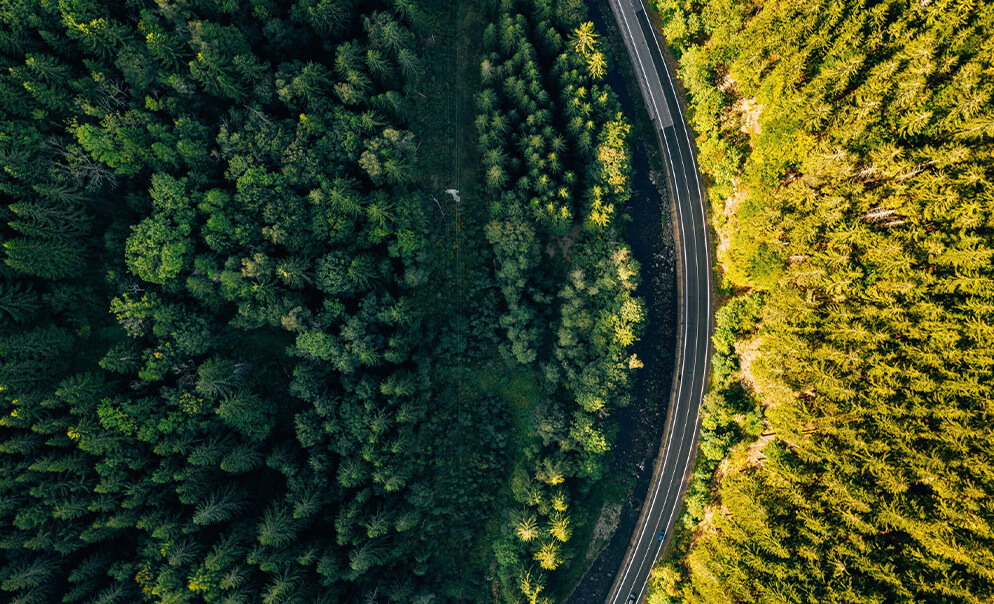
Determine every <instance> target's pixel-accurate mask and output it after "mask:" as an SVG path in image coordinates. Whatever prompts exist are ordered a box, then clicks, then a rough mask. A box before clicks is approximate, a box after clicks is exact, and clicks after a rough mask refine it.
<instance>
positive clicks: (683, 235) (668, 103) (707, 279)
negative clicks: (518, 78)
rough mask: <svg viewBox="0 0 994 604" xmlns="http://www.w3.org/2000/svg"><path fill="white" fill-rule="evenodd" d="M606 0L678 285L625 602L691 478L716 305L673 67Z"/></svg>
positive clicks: (623, 581)
mask: <svg viewBox="0 0 994 604" xmlns="http://www.w3.org/2000/svg"><path fill="white" fill-rule="evenodd" d="M610 3H611V9H612V12H613V13H614V15H615V18H616V19H617V20H618V25H619V26H620V28H621V33H622V35H623V36H624V38H625V45H626V46H627V47H628V52H629V54H630V55H631V59H632V63H633V66H634V68H635V73H636V75H637V76H638V78H639V80H640V81H639V85H640V88H641V89H642V96H643V97H644V98H645V102H646V107H647V109H648V110H649V113H650V115H651V116H652V117H653V124H654V126H655V128H656V135H657V136H658V138H659V142H660V145H661V146H662V149H663V155H664V156H665V157H666V162H667V169H668V172H669V177H670V188H671V191H672V193H673V198H674V200H675V202H676V209H677V216H676V218H677V222H678V227H679V242H680V269H681V270H680V273H681V274H680V280H681V286H682V287H681V289H682V292H681V294H682V296H681V303H680V310H681V319H682V329H681V330H680V341H679V350H680V355H679V359H678V363H679V369H678V374H677V379H676V381H675V383H674V392H673V396H672V397H671V404H670V409H669V410H668V411H667V421H668V423H669V428H668V430H666V431H665V434H664V436H663V441H662V443H661V447H660V448H661V455H660V458H659V459H657V460H656V464H657V467H659V465H660V464H661V470H659V471H657V472H656V474H655V476H656V478H655V481H654V483H653V484H652V485H651V486H650V488H649V492H648V494H647V496H646V501H645V504H644V507H643V510H642V516H641V518H640V522H639V524H638V526H637V527H636V529H635V533H634V535H633V536H632V541H631V545H630V546H629V550H628V555H627V556H626V557H625V562H624V565H623V566H622V568H620V569H619V570H618V575H617V577H616V579H615V582H614V586H613V587H612V589H611V592H610V594H609V595H608V598H607V602H608V603H611V604H626V603H627V602H629V601H632V602H634V601H639V602H641V601H642V600H644V598H645V596H646V581H647V580H648V577H649V571H650V569H651V568H652V566H653V563H654V562H655V560H656V558H657V557H658V556H659V555H660V554H661V553H662V552H663V549H664V548H665V546H666V544H667V543H668V542H669V540H670V537H671V534H672V531H673V526H674V524H675V522H676V518H677V513H678V511H679V510H680V505H681V503H682V502H683V496H684V493H685V491H686V487H687V484H688V482H689V478H690V477H689V475H688V472H689V471H690V466H691V460H692V459H693V458H694V455H695V454H696V451H697V436H698V430H699V427H700V407H701V400H702V398H703V396H704V390H705V386H706V384H707V379H708V369H709V363H710V357H711V354H710V347H711V330H712V317H713V312H712V307H711V291H712V285H711V269H710V267H711V259H710V251H709V248H708V231H707V220H706V218H705V213H704V188H703V185H702V180H701V176H700V172H699V170H698V168H697V159H696V157H695V155H694V146H693V140H692V139H691V136H690V130H689V128H687V122H686V118H685V117H684V115H683V113H682V112H681V110H680V103H679V100H678V98H677V90H676V86H675V85H674V83H673V74H672V73H670V69H669V66H668V65H667V64H666V62H665V61H664V60H663V52H662V47H661V46H660V43H659V40H658V38H657V37H656V34H655V32H654V31H653V29H652V26H651V24H650V22H649V19H648V17H647V15H646V11H645V6H644V5H643V0H610ZM661 533H662V535H661ZM633 597H634V598H635V599H634V600H633V599H632V598H633Z"/></svg>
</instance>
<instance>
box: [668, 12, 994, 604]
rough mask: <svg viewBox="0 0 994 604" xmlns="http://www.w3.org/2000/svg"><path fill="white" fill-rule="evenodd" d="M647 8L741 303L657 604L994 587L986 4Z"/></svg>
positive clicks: (991, 85) (910, 596)
mask: <svg viewBox="0 0 994 604" xmlns="http://www.w3.org/2000/svg"><path fill="white" fill-rule="evenodd" d="M658 8H659V10H660V13H661V16H662V18H663V22H664V24H665V27H664V31H665V34H666V38H667V40H668V42H669V43H670V45H671V46H672V47H673V48H674V50H675V51H676V52H677V53H678V55H679V63H680V73H681V75H682V77H683V80H684V83H685V84H686V87H687V92H688V96H689V106H690V111H691V115H692V123H693V126H694V127H695V128H696V130H697V133H698V135H699V139H698V142H699V148H700V158H701V163H702V165H703V167H704V169H705V171H706V172H707V174H708V176H709V177H710V179H711V180H712V183H713V184H712V186H711V188H710V201H711V210H712V214H713V218H714V222H715V228H716V231H717V233H718V242H717V248H718V254H719V258H720V261H721V268H722V270H723V274H724V279H725V283H724V286H723V290H724V294H725V295H726V296H730V297H731V299H730V301H729V302H728V304H727V305H726V306H725V307H724V308H723V309H722V310H721V311H720V312H719V315H718V329H717V333H716V335H715V345H716V351H717V352H716V356H715V368H714V384H713V388H712V392H711V393H710V394H709V395H708V397H707V399H706V401H705V419H704V433H703V435H702V445H701V456H700V459H699V462H698V466H697V471H696V474H695V478H694V484H693V486H692V488H691V493H690V496H689V498H688V501H687V506H686V510H685V513H684V516H683V530H684V534H683V536H682V537H681V540H680V545H679V547H678V549H677V551H676V552H675V553H674V555H672V556H671V557H670V558H669V560H668V561H667V562H666V563H665V564H663V565H662V566H660V567H659V568H657V569H655V571H654V578H653V593H652V596H651V598H650V601H651V602H657V603H658V602H669V601H681V602H714V603H719V602H720V603H727V602H757V603H764V604H765V603H770V602H811V603H816V602H817V603H821V602H854V603H855V602H859V603H870V602H878V603H881V604H883V603H893V602H908V603H911V602H973V603H980V602H989V601H991V599H992V598H994V532H992V530H994V498H992V497H991V495H992V494H994V465H992V460H994V425H992V413H994V402H992V400H994V392H992V389H991V388H992V384H994V373H992V368H994V279H992V277H994V265H992V259H994V245H992V236H994V192H992V187H991V176H992V167H994V163H992V160H994V156H992V151H994V145H992V140H994V104H992V101H991V95H992V92H994V7H992V6H991V5H990V4H989V3H984V2H972V1H964V2H955V1H931V2H930V1H928V0H921V1H914V2H907V1H891V0H885V1H880V2H853V1H844V0H821V1H819V0H814V1H810V2H809V1H799V0H787V1H784V2H738V1H730V0H704V1H698V0H693V1H687V2H682V1H674V0H661V1H660V2H658Z"/></svg>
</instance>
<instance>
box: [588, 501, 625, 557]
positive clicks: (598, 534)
mask: <svg viewBox="0 0 994 604" xmlns="http://www.w3.org/2000/svg"><path fill="white" fill-rule="evenodd" d="M621 508H622V504H620V503H605V504H604V507H603V508H601V515H600V518H598V519H597V525H596V526H595V527H594V534H593V536H592V537H591V538H590V547H588V548H587V553H586V554H584V556H583V558H584V560H588V561H589V560H593V559H594V557H595V556H596V555H597V554H599V553H600V552H601V550H602V549H604V548H605V547H606V546H607V544H608V543H609V542H610V541H611V535H613V534H614V531H615V529H617V528H618V522H619V521H620V520H621Z"/></svg>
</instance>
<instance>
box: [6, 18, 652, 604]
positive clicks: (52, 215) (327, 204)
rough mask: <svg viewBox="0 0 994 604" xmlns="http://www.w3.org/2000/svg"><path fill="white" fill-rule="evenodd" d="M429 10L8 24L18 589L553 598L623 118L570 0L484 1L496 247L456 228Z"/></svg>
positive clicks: (620, 260)
mask: <svg viewBox="0 0 994 604" xmlns="http://www.w3.org/2000/svg"><path fill="white" fill-rule="evenodd" d="M433 6H434V5H433V4H431V3H428V2H424V3H418V2H413V1H412V0H379V1H373V2H368V1H366V0H363V1H361V2H359V1H356V0H296V1H286V2H279V1H276V0H252V1H251V2H248V1H246V2H235V1H233V0H188V1H177V2H172V1H165V0H164V1H160V2H148V1H145V0H100V1H98V0H61V1H59V2H54V1H52V2H48V1H43V2H35V1H33V0H31V1H16V2H4V3H2V6H0V67H2V69H0V99H2V100H0V154H2V166H3V170H2V171H0V197H2V199H3V201H4V204H3V205H4V209H3V210H2V212H3V224H4V226H3V227H2V229H0V230H2V240H3V263H2V264H0V405H2V411H3V412H2V419H0V464H2V472H0V551H2V559H0V590H2V594H3V595H2V596H0V597H2V599H3V600H4V601H9V602H18V603H21V604H27V603H34V602H101V603H110V602H128V603H131V602H140V601H149V602H176V603H179V602H229V603H234V602H348V601H365V602H374V601H375V602H421V603H427V602H443V601H453V600H462V601H483V600H492V599H493V596H492V593H493V592H494V591H502V592H503V594H504V596H503V597H504V599H505V600H507V601H512V602H517V601H520V600H521V599H522V598H523V597H526V596H527V597H530V599H531V600H532V601H538V600H541V598H540V597H539V595H538V594H539V592H540V591H541V590H542V589H547V587H545V586H547V585H548V583H547V581H549V578H548V577H549V575H548V573H547V572H546V571H552V570H553V569H555V568H557V567H558V566H561V565H563V564H566V563H568V562H569V560H570V559H572V558H573V557H574V556H572V555H571V554H570V552H569V551H568V549H567V547H566V546H565V545H564V544H565V543H566V542H567V541H568V540H569V539H570V536H571V533H572V531H573V530H574V525H573V524H571V520H570V512H571V508H570V506H571V502H572V501H574V500H575V498H576V497H577V496H578V495H582V494H583V493H584V492H585V490H587V489H589V488H590V486H591V485H592V484H593V483H594V481H596V480H597V479H598V478H600V477H601V476H602V474H603V469H604V467H605V463H606V459H605V455H606V452H607V451H608V449H609V437H610V430H609V426H610V424H609V421H610V417H611V412H612V411H613V410H614V409H616V408H617V407H618V406H619V405H623V404H625V402H626V400H627V389H628V380H629V376H630V372H631V369H632V368H634V367H636V366H637V365H638V361H637V359H635V358H634V357H633V356H631V354H630V352H629V347H630V345H631V344H632V342H633V339H634V338H635V337H636V335H637V332H638V328H639V324H640V321H641V306H640V303H639V301H638V300H637V299H634V298H632V290H633V288H634V285H635V282H636V279H637V266H636V265H635V263H634V262H633V261H632V260H631V259H630V257H629V254H628V251H627V248H626V247H625V245H624V243H623V242H622V241H621V240H620V237H621V232H622V229H621V225H620V219H619V216H620V214H621V211H620V207H621V204H622V203H624V201H625V199H626V197H627V191H628V182H627V174H628V163H627V151H626V147H625V145H626V143H625V137H626V133H627V131H628V130H627V129H628V126H627V125H626V123H625V122H624V120H623V119H622V118H621V117H620V114H619V113H618V107H617V103H616V102H615V101H614V98H613V96H612V95H611V93H610V91H608V90H607V89H606V88H605V87H604V86H603V85H601V84H600V83H599V80H600V79H601V77H602V76H603V73H604V69H605V66H604V56H603V54H602V53H601V52H600V51H599V50H598V43H597V40H596V37H595V35H594V33H593V31H592V27H591V26H590V25H589V24H586V25H584V24H581V20H582V15H583V10H582V5H581V4H580V3H578V2H574V1H571V0H561V1H558V2H554V1H546V0H539V1H536V2H519V3H514V2H504V3H501V4H500V5H499V6H493V7H491V9H492V11H493V14H494V15H495V16H496V18H497V19H498V21H497V25H494V26H492V27H491V28H490V29H489V30H488V31H487V34H486V38H487V40H486V45H487V52H488V53H489V54H488V55H487V57H486V60H485V61H484V64H483V67H482V70H483V72H482V73H483V75H482V76H481V77H482V78H483V79H484V80H485V86H484V88H483V90H482V92H480V94H479V101H480V103H479V104H480V118H479V120H478V124H479V135H480V149H481V157H482V158H483V162H484V165H483V166H482V167H481V168H480V169H479V170H478V172H479V174H480V178H481V179H484V180H485V182H486V187H485V190H486V192H485V193H484V191H483V189H484V187H478V189H479V191H478V194H477V195H475V197H474V196H473V195H472V193H473V189H472V187H471V188H470V189H469V194H467V193H466V192H465V191H464V195H463V200H462V202H461V203H462V204H464V205H473V204H475V205H476V206H477V207H480V208H482V212H483V213H484V214H486V215H487V219H486V226H485V228H482V227H481V228H479V229H475V230H474V229H473V228H472V224H471V222H472V220H471V219H472V214H473V211H472V210H471V209H465V210H464V209H458V208H457V209H456V211H455V214H456V216H455V217H453V216H452V215H451V213H445V212H443V214H444V215H443V216H442V217H441V218H438V214H436V211H441V208H442V206H441V204H440V203H439V202H438V200H437V199H436V198H435V195H436V194H438V192H437V191H434V192H433V191H430V190H428V189H427V184H426V182H425V180H426V179H425V180H422V179H421V178H420V177H421V176H422V175H421V174H420V173H419V165H420V164H419V161H420V160H419V157H418V150H419V146H420V144H421V141H420V140H419V139H418V135H417V133H416V132H415V127H414V126H413V125H412V124H413V123H414V121H415V120H414V117H416V116H415V113H416V110H417V104H416V102H415V101H414V100H413V99H414V98H416V97H423V96H424V95H423V94H422V93H421V89H420V87H423V86H424V83H423V82H424V80H425V79H426V78H427V75H426V74H427V73H428V72H429V71H430V70H431V69H432V67H433V66H432V65H429V64H428V63H427V62H426V61H425V59H424V55H425V52H426V50H425V49H427V48H429V47H430V46H431V45H433V44H437V41H438V38H439V37H440V36H441V35H442V34H443V33H444V32H446V31H448V25H449V24H448V23H446V22H445V20H444V18H439V15H438V14H436V13H433V12H432V10H433ZM442 14H443V15H444V13H442ZM488 201H489V206H487V203H488ZM452 221H455V223H456V224H453V223H452ZM439 223H442V224H441V225H440V224H439ZM459 225H462V227H460V226H459ZM440 226H444V228H439V227H440ZM459 228H464V230H463V231H461V233H460V234H453V230H454V229H459ZM463 249H466V252H463V251H462V250H463ZM456 253H459V254H463V253H465V254H466V255H467V256H469V255H472V254H475V261H474V263H473V266H474V267H476V268H475V269H474V270H475V271H476V272H474V273H472V274H470V273H469V272H468V271H466V270H463V271H462V272H461V273H458V274H453V269H452V266H451V263H450V259H451V258H452V256H453V255H454V254H456ZM442 284H445V285H446V287H441V288H440V285H442ZM440 290H441V291H440ZM506 375H510V376H512V377H513V378H514V379H512V380H511V385H510V386H509V385H508V383H507V382H508V380H506V379H503V378H504V376H506ZM515 388H517V390H515ZM491 539H493V540H494V541H495V542H496V545H494V546H491V543H490V540H491ZM495 563H496V568H498V569H499V571H498V572H497V573H496V574H497V575H499V577H497V578H495V577H494V574H493V570H492V569H493V568H494V564H495ZM552 576H554V575H552ZM488 579H491V580H492V581H491V582H490V583H488Z"/></svg>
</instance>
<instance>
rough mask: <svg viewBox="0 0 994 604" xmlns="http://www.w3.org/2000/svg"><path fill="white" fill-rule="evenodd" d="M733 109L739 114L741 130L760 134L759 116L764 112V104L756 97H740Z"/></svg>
mask: <svg viewBox="0 0 994 604" xmlns="http://www.w3.org/2000/svg"><path fill="white" fill-rule="evenodd" d="M732 110H733V111H735V112H737V113H738V114H739V119H740V120H741V122H742V125H741V126H739V130H740V131H742V132H744V133H746V134H759V133H760V132H761V130H762V128H761V127H760V125H759V116H761V115H762V114H763V105H760V104H759V101H757V100H756V99H739V100H737V101H735V104H734V105H732Z"/></svg>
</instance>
